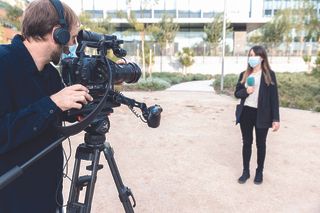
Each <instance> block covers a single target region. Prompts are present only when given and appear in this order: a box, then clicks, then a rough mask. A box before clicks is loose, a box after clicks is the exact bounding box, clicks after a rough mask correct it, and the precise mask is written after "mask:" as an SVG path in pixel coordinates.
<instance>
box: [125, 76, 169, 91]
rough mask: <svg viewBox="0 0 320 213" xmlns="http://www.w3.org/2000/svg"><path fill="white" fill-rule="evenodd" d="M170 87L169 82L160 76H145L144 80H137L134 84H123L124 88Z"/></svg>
mask: <svg viewBox="0 0 320 213" xmlns="http://www.w3.org/2000/svg"><path fill="white" fill-rule="evenodd" d="M168 87H170V83H168V82H167V81H165V80H163V79H160V78H152V79H151V78H147V79H146V80H143V79H141V80H139V81H138V83H136V84H126V85H123V89H124V90H146V91H155V90H164V89H167V88H168Z"/></svg>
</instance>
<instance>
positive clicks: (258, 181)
mask: <svg viewBox="0 0 320 213" xmlns="http://www.w3.org/2000/svg"><path fill="white" fill-rule="evenodd" d="M253 182H254V183H255V184H261V183H262V182H263V174H262V171H258V170H256V176H255V177H254V180H253Z"/></svg>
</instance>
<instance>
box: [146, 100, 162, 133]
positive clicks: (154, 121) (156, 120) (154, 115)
mask: <svg viewBox="0 0 320 213" xmlns="http://www.w3.org/2000/svg"><path fill="white" fill-rule="evenodd" d="M161 112H162V108H161V107H160V106H159V105H154V106H151V107H149V108H148V114H147V116H145V119H146V120H147V124H148V126H149V127H151V128H157V127H158V126H159V125H160V119H161Z"/></svg>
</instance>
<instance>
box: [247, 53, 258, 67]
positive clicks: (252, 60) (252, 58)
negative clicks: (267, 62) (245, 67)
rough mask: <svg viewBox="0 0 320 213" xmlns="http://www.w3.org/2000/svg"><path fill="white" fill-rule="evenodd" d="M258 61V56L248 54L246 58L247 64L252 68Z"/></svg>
mask: <svg viewBox="0 0 320 213" xmlns="http://www.w3.org/2000/svg"><path fill="white" fill-rule="evenodd" d="M260 63H261V59H260V56H250V57H249V58H248V64H249V66H250V67H252V68H254V67H256V66H257V65H258V64H260Z"/></svg>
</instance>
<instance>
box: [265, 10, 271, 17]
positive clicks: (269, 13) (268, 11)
mask: <svg viewBox="0 0 320 213" xmlns="http://www.w3.org/2000/svg"><path fill="white" fill-rule="evenodd" d="M264 15H265V16H271V15H272V10H264Z"/></svg>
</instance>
